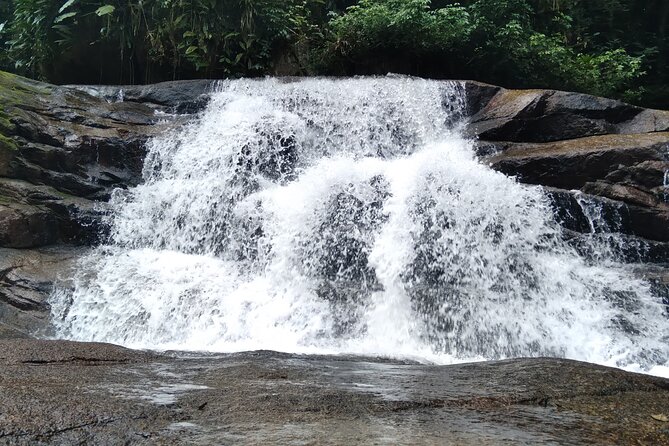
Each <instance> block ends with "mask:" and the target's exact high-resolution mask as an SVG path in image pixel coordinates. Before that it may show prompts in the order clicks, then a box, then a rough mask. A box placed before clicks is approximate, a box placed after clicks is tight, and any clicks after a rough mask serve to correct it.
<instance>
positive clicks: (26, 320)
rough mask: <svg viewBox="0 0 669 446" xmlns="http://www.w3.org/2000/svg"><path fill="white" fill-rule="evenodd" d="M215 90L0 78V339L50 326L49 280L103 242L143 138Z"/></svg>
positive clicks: (135, 174)
mask: <svg viewBox="0 0 669 446" xmlns="http://www.w3.org/2000/svg"><path fill="white" fill-rule="evenodd" d="M211 85H212V82H211V81H192V82H180V83H170V82H168V83H165V84H158V85H153V86H147V87H98V88H93V87H57V86H53V85H47V84H43V83H39V82H35V81H31V80H29V79H25V78H21V77H18V76H15V75H11V74H8V73H3V72H0V104H2V109H0V252H1V254H2V255H0V286H1V288H0V337H3V336H12V337H14V336H19V335H22V334H23V333H33V334H34V333H39V332H44V331H45V330H47V329H48V324H47V320H46V319H47V314H48V305H47V303H46V301H45V300H46V298H47V296H48V295H49V293H50V291H51V288H52V284H53V282H54V281H55V280H57V279H58V276H59V274H61V273H63V272H65V271H66V270H67V268H69V267H71V264H72V263H73V262H74V260H75V259H76V257H77V256H78V255H80V254H81V252H83V250H82V249H81V248H76V247H77V246H82V247H83V246H89V245H92V244H95V243H98V242H99V241H100V240H101V239H102V238H104V237H105V232H106V228H105V223H104V221H103V219H102V216H103V214H104V208H105V202H106V201H107V200H108V198H109V195H110V193H111V191H112V190H113V189H114V188H127V187H129V186H133V185H136V184H138V183H139V181H140V180H141V170H142V165H143V160H144V156H145V149H144V145H145V143H146V141H147V140H148V139H149V138H150V137H151V136H153V135H155V134H156V133H158V132H163V131H166V130H167V129H168V128H169V127H170V126H172V125H175V124H178V123H180V122H182V121H184V120H187V119H189V116H188V113H192V112H195V111H198V110H199V109H200V108H202V107H203V106H204V105H205V104H206V101H207V96H206V95H205V93H206V92H207V91H208V89H210V88H211ZM121 90H123V91H124V93H123V95H124V96H125V97H124V100H123V101H120V97H121V96H123V95H122V94H121Z"/></svg>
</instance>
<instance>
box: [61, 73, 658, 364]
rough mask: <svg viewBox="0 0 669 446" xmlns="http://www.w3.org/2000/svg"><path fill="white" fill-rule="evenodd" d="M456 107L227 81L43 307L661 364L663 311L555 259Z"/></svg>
mask: <svg viewBox="0 0 669 446" xmlns="http://www.w3.org/2000/svg"><path fill="white" fill-rule="evenodd" d="M462 98H463V95H462V92H461V91H459V86H458V84H455V83H444V82H434V81H426V80H420V79H411V78H376V79H349V80H322V79H320V80H303V81H299V82H290V83H284V82H281V81H279V80H275V79H266V80H257V81H251V80H240V81H230V82H224V83H222V85H221V86H220V89H219V91H218V92H217V93H215V94H214V95H213V97H212V100H211V102H210V104H209V106H208V107H207V109H206V111H204V112H203V113H202V115H201V117H200V118H199V119H198V120H197V121H196V122H194V123H193V124H191V125H189V126H186V127H185V128H182V129H179V130H177V131H175V132H172V133H170V134H166V135H163V136H161V137H158V138H156V139H154V140H153V141H152V142H151V143H150V144H149V154H148V156H147V159H146V163H145V169H144V179H145V182H144V184H142V185H140V186H138V187H136V188H134V189H132V190H129V191H117V192H116V193H115V194H114V196H113V198H112V201H111V208H112V211H111V213H110V224H111V228H112V235H111V241H110V243H109V244H108V245H106V246H101V247H100V248H98V249H97V250H96V251H95V252H94V253H93V254H91V255H90V256H88V257H87V258H85V259H83V260H82V262H81V264H80V268H79V272H78V274H77V276H76V277H75V278H74V283H75V286H74V289H72V290H70V289H59V290H56V291H55V292H54V295H53V298H52V302H51V303H52V309H53V316H54V317H53V320H54V323H55V325H56V329H57V332H58V336H59V337H63V338H69V339H77V340H86V341H106V342H113V343H118V344H122V345H126V346H130V347H135V348H150V349H181V350H207V351H218V352H233V351H244V350H256V349H270V350H279V351H287V352H300V353H359V354H371V355H384V356H394V357H397V356H401V357H412V358H423V359H425V360H429V361H434V362H438V363H451V362H456V361H465V360H480V359H498V358H507V357H517V356H559V357H567V358H573V359H579V360H585V361H590V362H597V363H602V364H607V365H615V366H620V367H631V368H636V369H638V370H645V371H648V370H650V369H651V368H652V367H662V366H664V365H665V364H666V363H667V359H668V358H669V347H668V346H667V344H668V343H667V339H668V336H669V324H668V323H667V322H668V321H667V314H666V308H665V307H664V306H663V304H662V302H661V299H659V298H658V297H657V296H654V295H653V293H652V291H651V287H650V286H649V284H648V283H646V282H644V281H643V280H640V279H638V278H636V277H634V276H633V275H632V274H631V273H630V272H629V271H628V270H627V269H626V268H625V267H624V266H622V265H617V264H615V263H612V262H591V261H588V260H586V259H584V258H582V257H580V256H579V255H578V254H577V252H576V251H575V250H574V249H573V248H572V247H570V246H568V245H567V244H566V243H565V242H564V241H563V240H562V237H561V229H560V228H559V226H558V225H557V224H556V223H555V219H554V216H553V211H552V209H551V206H550V202H549V200H548V198H547V196H546V195H545V194H544V193H543V192H542V190H541V189H540V188H538V187H531V186H525V185H521V184H518V183H517V182H516V181H515V180H514V179H511V178H508V177H506V176H504V175H502V174H500V173H496V172H493V171H492V170H490V169H489V168H488V167H487V166H485V165H483V164H481V163H480V162H479V161H478V160H477V159H476V157H475V155H474V152H473V149H472V142H471V141H467V140H465V139H463V138H462V137H461V136H459V131H458V123H459V122H460V121H461V112H462V109H463V105H464V104H463V99H462ZM656 370H657V369H656Z"/></svg>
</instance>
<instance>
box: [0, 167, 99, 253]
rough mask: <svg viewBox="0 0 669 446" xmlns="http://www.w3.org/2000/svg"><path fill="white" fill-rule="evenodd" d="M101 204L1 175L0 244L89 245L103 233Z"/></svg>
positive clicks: (11, 246)
mask: <svg viewBox="0 0 669 446" xmlns="http://www.w3.org/2000/svg"><path fill="white" fill-rule="evenodd" d="M102 213H103V207H102V205H101V204H97V203H95V202H93V201H91V200H87V199H85V198H80V197H76V196H73V195H69V194H65V193H63V192H60V191H58V190H56V189H54V188H51V187H49V186H36V185H33V184H31V183H28V182H26V181H20V180H10V179H4V178H0V247H6V248H34V247H39V246H45V245H51V244H54V243H70V244H91V243H95V242H96V241H98V240H100V238H101V237H103V236H104V234H105V230H106V228H105V225H104V223H103V222H102Z"/></svg>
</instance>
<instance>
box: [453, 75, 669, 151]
mask: <svg viewBox="0 0 669 446" xmlns="http://www.w3.org/2000/svg"><path fill="white" fill-rule="evenodd" d="M465 91H466V92H467V93H468V94H471V95H472V98H471V100H469V101H468V103H470V104H471V105H470V106H469V107H468V108H469V112H470V119H469V125H468V133H469V135H470V136H477V137H479V138H480V139H482V140H486V141H512V142H550V141H559V140H565V139H574V138H583V137H587V136H596V135H605V134H630V133H648V132H662V131H667V130H669V112H667V111H661V110H644V109H642V108H639V107H635V106H632V105H629V104H625V103H623V102H620V101H615V100H612V99H605V98H598V97H595V96H590V95H585V94H579V93H569V92H563V91H554V90H506V89H499V90H498V91H497V92H496V93H495V94H494V96H493V97H492V98H490V99H488V97H489V96H490V95H492V94H493V93H494V92H495V90H494V88H493V87H488V88H485V89H484V88H483V87H481V86H478V85H477V84H474V83H468V84H467V83H466V84H465ZM468 99H469V98H468ZM483 104H485V106H483Z"/></svg>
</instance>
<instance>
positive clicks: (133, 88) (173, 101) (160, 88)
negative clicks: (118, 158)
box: [73, 79, 216, 113]
mask: <svg viewBox="0 0 669 446" xmlns="http://www.w3.org/2000/svg"><path fill="white" fill-rule="evenodd" d="M73 87H74V88H77V89H79V90H82V91H85V92H87V93H89V94H91V95H93V96H98V97H101V98H104V99H105V100H108V101H111V102H120V101H123V102H124V103H127V102H139V103H142V104H147V103H148V104H154V105H157V106H160V107H165V109H167V110H169V111H171V112H175V113H196V112H198V111H200V110H202V109H203V108H204V107H205V106H206V105H207V103H208V102H209V94H210V93H211V92H212V91H213V90H214V89H215V88H216V81H212V80H204V79H193V80H185V81H172V82H161V83H158V84H153V85H123V86H73Z"/></svg>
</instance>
